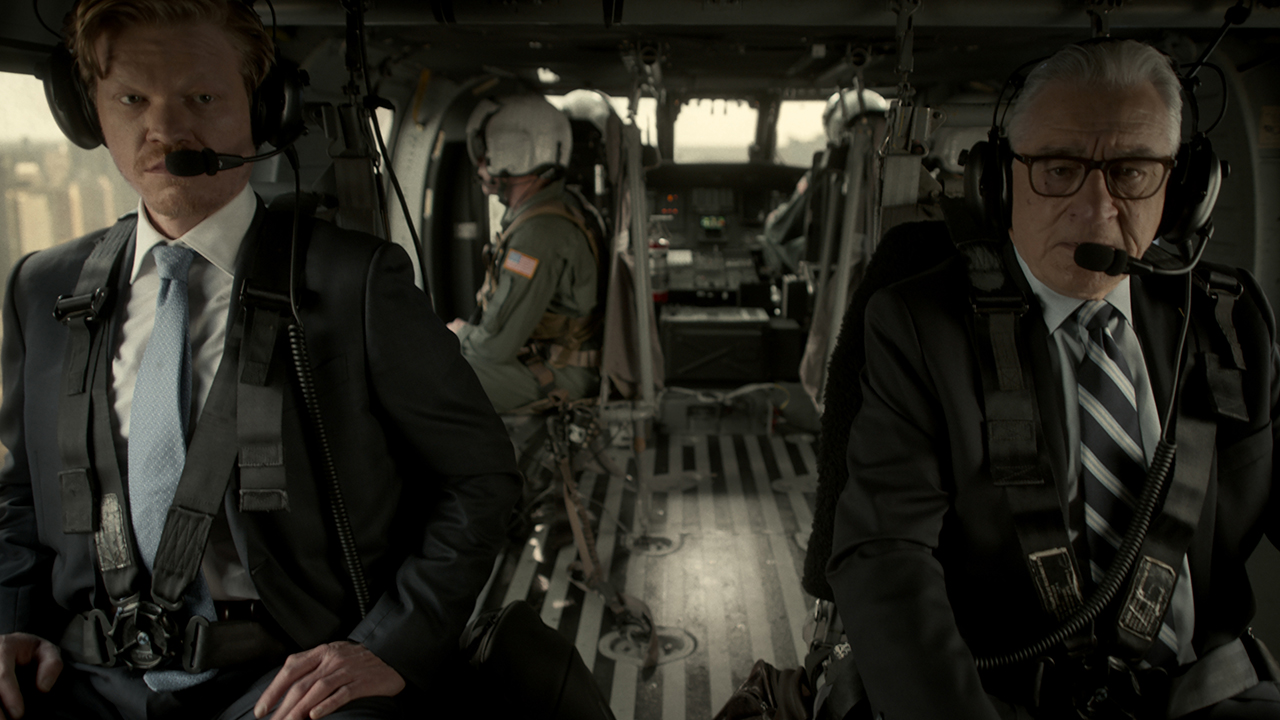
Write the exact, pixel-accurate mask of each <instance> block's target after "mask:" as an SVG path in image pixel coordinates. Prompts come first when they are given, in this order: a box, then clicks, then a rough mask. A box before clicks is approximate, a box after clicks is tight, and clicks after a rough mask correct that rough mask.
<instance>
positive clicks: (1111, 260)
mask: <svg viewBox="0 0 1280 720" xmlns="http://www.w3.org/2000/svg"><path fill="white" fill-rule="evenodd" d="M1203 250H1204V248H1203V246H1202V247H1201V251H1203ZM1199 259H1200V255H1199V254H1198V253H1197V255H1196V258H1195V260H1193V261H1192V262H1190V263H1188V264H1186V265H1184V266H1182V267H1179V268H1173V269H1169V270H1166V269H1164V268H1158V267H1156V266H1155V265H1152V264H1151V263H1149V262H1146V261H1145V260H1139V259H1137V258H1135V257H1130V256H1129V253H1127V252H1125V251H1124V250H1121V249H1119V248H1113V247H1110V246H1109V245H1102V244H1100V243H1080V244H1079V245H1078V246H1076V252H1075V261H1076V265H1079V266H1080V267H1082V268H1084V269H1085V270H1092V271H1094V272H1103V273H1106V274H1108V275H1119V274H1121V273H1128V274H1129V275H1182V274H1184V273H1188V272H1191V269H1192V268H1193V267H1195V266H1196V261H1198V260H1199Z"/></svg>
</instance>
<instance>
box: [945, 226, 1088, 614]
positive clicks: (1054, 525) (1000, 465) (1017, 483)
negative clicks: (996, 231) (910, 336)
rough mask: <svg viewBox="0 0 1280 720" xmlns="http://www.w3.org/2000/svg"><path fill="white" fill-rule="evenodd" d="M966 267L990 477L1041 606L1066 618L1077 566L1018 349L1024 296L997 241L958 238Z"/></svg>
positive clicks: (1076, 591)
mask: <svg viewBox="0 0 1280 720" xmlns="http://www.w3.org/2000/svg"><path fill="white" fill-rule="evenodd" d="M959 250H960V252H961V253H962V254H963V255H964V256H965V258H966V260H967V261H968V266H969V281H970V286H971V289H970V300H971V302H972V304H973V315H972V325H971V332H972V335H973V346H974V352H975V353H976V355H977V360H978V366H979V368H980V370H981V376H982V395H983V406H984V412H985V418H986V419H985V426H986V443H987V458H988V462H989V470H990V473H991V481H992V483H993V484H994V485H996V486H997V487H1003V488H1004V490H1005V498H1006V500H1007V501H1008V503H1009V509H1010V511H1011V513H1012V517H1013V525H1014V529H1015V532H1016V533H1017V536H1018V543H1019V544H1020V545H1021V548H1022V555H1023V560H1024V561H1025V562H1026V563H1027V570H1028V572H1029V573H1030V575H1031V579H1032V581H1033V582H1034V584H1035V587H1036V592H1037V595H1038V596H1039V598H1040V605H1041V607H1042V608H1043V609H1044V610H1045V612H1046V613H1048V614H1049V616H1050V617H1052V618H1054V619H1055V620H1057V621H1059V622H1061V621H1063V620H1065V619H1066V618H1068V617H1070V615H1071V614H1072V613H1073V612H1075V611H1076V610H1077V609H1078V608H1079V607H1080V606H1081V605H1082V604H1083V602H1084V599H1083V591H1082V585H1081V582H1080V571H1079V563H1078V562H1077V560H1076V557H1075V551H1074V550H1073V549H1072V546H1071V541H1070V537H1069V535H1068V534H1067V525H1066V519H1065V518H1064V517H1063V513H1062V507H1061V503H1060V501H1059V498H1058V490H1057V487H1056V486H1055V485H1054V483H1053V482H1051V481H1050V478H1052V477H1053V475H1052V473H1051V471H1050V470H1049V468H1048V467H1046V466H1045V464H1044V460H1043V458H1045V457H1047V455H1048V453H1047V450H1046V449H1045V448H1044V447H1043V441H1044V431H1043V430H1042V429H1041V425H1040V413H1039V409H1038V408H1037V403H1036V396H1035V387H1034V384H1033V383H1034V379H1033V377H1034V376H1033V374H1032V372H1031V365H1030V362H1029V359H1028V357H1027V354H1026V353H1025V352H1020V347H1021V342H1022V341H1021V340H1020V338H1019V333H1018V323H1019V322H1020V320H1021V318H1022V316H1023V315H1025V314H1026V312H1027V310H1028V305H1027V300H1026V298H1025V297H1024V296H1023V294H1022V291H1021V290H1019V289H1018V288H1017V287H1016V286H1015V285H1014V284H1013V281H1012V279H1011V278H1010V277H1009V275H1008V273H1006V272H1005V270H1004V263H1003V260H1002V259H1001V255H1000V246H999V245H998V244H996V243H993V242H991V241H987V240H973V241H967V242H964V243H961V244H960V245H959Z"/></svg>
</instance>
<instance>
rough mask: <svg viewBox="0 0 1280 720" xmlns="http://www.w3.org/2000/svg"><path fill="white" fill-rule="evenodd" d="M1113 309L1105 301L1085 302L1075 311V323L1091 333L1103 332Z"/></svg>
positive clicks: (1109, 320)
mask: <svg viewBox="0 0 1280 720" xmlns="http://www.w3.org/2000/svg"><path fill="white" fill-rule="evenodd" d="M1114 309H1115V308H1113V307H1111V303H1109V302H1107V301H1106V300H1085V301H1084V302H1083V303H1081V304H1080V308H1079V309H1078V310H1076V322H1079V323H1080V326H1081V327H1083V328H1085V329H1087V330H1088V331H1089V332H1091V333H1094V332H1100V331H1105V330H1106V329H1107V324H1108V323H1109V322H1111V312H1112V311H1113V310H1114Z"/></svg>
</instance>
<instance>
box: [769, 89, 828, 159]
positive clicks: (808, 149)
mask: <svg viewBox="0 0 1280 720" xmlns="http://www.w3.org/2000/svg"><path fill="white" fill-rule="evenodd" d="M826 106H827V103H826V102H825V101H823V100H783V101H782V104H781V105H780V106H779V108H778V150H777V160H778V162H779V163H781V164H783V165H792V166H795V167H809V166H810V165H811V164H813V154H814V153H815V152H818V151H819V150H822V149H824V148H825V147H826V146H827V136H826V131H824V130H823V128H822V111H823V110H824V109H825V108H826Z"/></svg>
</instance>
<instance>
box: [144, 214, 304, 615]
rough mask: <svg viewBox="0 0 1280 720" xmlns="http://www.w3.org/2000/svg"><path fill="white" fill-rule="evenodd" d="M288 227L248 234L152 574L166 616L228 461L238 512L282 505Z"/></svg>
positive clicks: (202, 535)
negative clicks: (232, 305) (222, 338)
mask: <svg viewBox="0 0 1280 720" xmlns="http://www.w3.org/2000/svg"><path fill="white" fill-rule="evenodd" d="M291 223H292V213H289V212H281V211H277V210H274V209H272V210H268V211H267V214H266V218H265V219H264V220H263V222H262V226H261V228H260V229H259V230H258V231H257V232H255V231H254V229H251V230H250V231H249V233H248V237H249V238H251V239H252V238H257V242H256V244H255V245H254V246H253V247H252V249H251V252H252V255H251V256H250V257H251V264H250V266H249V268H250V270H249V272H248V274H247V277H246V279H245V280H244V284H243V285H242V288H241V293H240V302H241V305H242V310H241V312H239V313H237V314H236V316H235V321H234V322H233V323H232V327H230V328H228V332H227V343H226V348H225V349H224V351H223V355H222V362H221V363H220V364H219V366H218V371H217V373H216V374H215V375H214V379H213V387H212V388H211V389H210V391H209V397H208V399H207V400H205V406H204V410H203V411H202V412H201V414H200V421H199V422H198V423H197V424H196V432H195V435H194V436H193V437H192V439H191V444H190V446H189V447H188V448H187V462H186V465H185V466H184V467H183V469H182V478H181V479H180V480H179V481H178V489H177V492H176V493H175V494H174V498H173V504H172V505H171V506H170V507H169V515H168V517H167V518H166V519H165V527H164V532H163V533H162V534H161V536H160V547H159V549H158V550H157V552H156V561H155V565H154V567H153V571H152V580H151V595H152V600H153V601H154V602H155V603H156V604H157V605H160V606H162V607H165V608H167V609H170V610H174V609H177V608H178V607H180V606H181V605H182V602H183V598H182V592H183V590H184V589H185V588H186V587H187V586H188V585H190V584H191V581H192V580H194V579H195V577H196V575H197V573H199V572H200V561H201V557H202V556H203V554H204V548H205V544H206V543H207V541H208V537H209V529H210V528H211V527H212V526H213V519H214V518H215V517H216V516H217V514H218V510H219V509H220V508H221V506H222V500H223V495H224V494H225V493H226V489H227V484H228V483H229V482H230V480H231V473H232V468H233V465H234V463H235V462H236V458H237V457H238V458H239V463H240V509H241V510H242V511H268V510H285V509H288V494H287V491H286V485H285V482H286V480H285V472H284V449H283V448H284V443H283V440H282V429H281V415H282V407H283V402H284V400H283V393H284V385H285V380H286V377H287V373H286V372H285V371H284V369H283V367H282V364H281V362H280V360H279V358H278V357H277V356H276V353H275V352H274V349H275V347H276V345H277V344H278V342H279V337H280V328H281V326H282V324H283V323H282V319H283V318H284V317H285V316H287V314H288V312H289V306H288V297H289V295H288V293H289V285H288V283H289V272H290V264H289V262H288V258H289V246H290V243H289V231H288V230H286V228H288V227H290V224H291ZM233 312H234V311H233ZM242 339H243V340H242ZM273 359H274V362H273ZM237 378H238V381H237ZM242 402H243V403H244V404H241V403H242ZM246 477H247V479H248V482H249V485H248V486H246Z"/></svg>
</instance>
